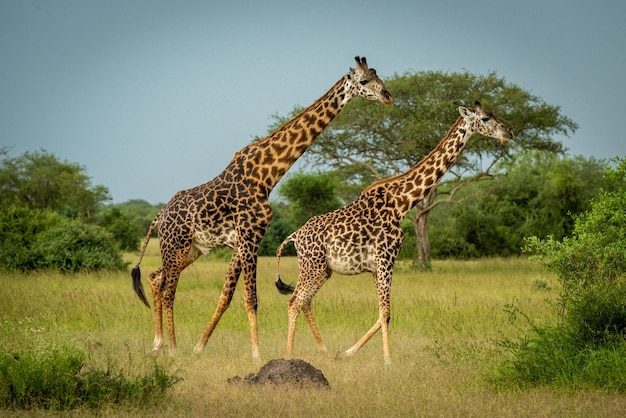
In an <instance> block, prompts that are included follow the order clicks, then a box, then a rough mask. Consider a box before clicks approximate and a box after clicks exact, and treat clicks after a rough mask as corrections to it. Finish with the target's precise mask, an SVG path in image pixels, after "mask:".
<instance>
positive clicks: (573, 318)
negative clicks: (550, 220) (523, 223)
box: [504, 160, 626, 391]
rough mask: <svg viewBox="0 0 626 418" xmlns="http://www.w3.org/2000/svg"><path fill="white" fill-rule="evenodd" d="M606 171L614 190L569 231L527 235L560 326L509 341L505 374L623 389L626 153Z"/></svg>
mask: <svg viewBox="0 0 626 418" xmlns="http://www.w3.org/2000/svg"><path fill="white" fill-rule="evenodd" d="M618 162H619V164H618V166H617V167H616V168H614V169H609V170H608V172H607V180H609V184H612V186H613V190H611V191H604V192H602V193H600V194H599V196H598V197H597V198H596V199H595V200H594V201H593V202H592V205H591V210H590V211H588V212H586V213H584V214H582V215H581V216H579V217H577V218H576V219H575V223H574V231H573V234H572V236H571V237H566V238H564V239H563V240H562V241H557V240H555V239H554V238H553V237H549V238H547V239H546V240H539V239H537V238H536V237H534V238H531V239H529V240H528V241H527V247H526V248H525V251H527V252H532V253H533V255H532V258H533V259H534V260H536V261H538V262H540V263H541V264H543V265H544V266H545V267H546V268H547V269H548V270H549V271H551V272H553V273H555V274H556V276H557V278H558V280H559V282H560V283H561V285H562V286H561V289H562V290H561V299H562V303H563V305H562V309H561V311H560V312H561V318H560V324H559V325H557V326H546V327H536V326H534V327H533V334H534V335H533V336H531V337H527V338H525V339H523V340H522V341H521V342H520V343H507V344H506V345H507V347H509V348H510V349H511V351H512V353H513V356H514V357H513V359H512V360H511V361H510V362H509V363H508V364H507V365H506V366H505V368H504V369H505V374H507V375H508V376H509V378H512V379H513V380H516V381H519V382H524V383H559V384H567V385H571V386H581V385H583V386H591V387H603V388H610V389H616V390H620V391H626V338H625V337H626V276H625V272H626V211H625V210H624V208H625V207H626V182H624V180H625V179H626V160H621V161H618Z"/></svg>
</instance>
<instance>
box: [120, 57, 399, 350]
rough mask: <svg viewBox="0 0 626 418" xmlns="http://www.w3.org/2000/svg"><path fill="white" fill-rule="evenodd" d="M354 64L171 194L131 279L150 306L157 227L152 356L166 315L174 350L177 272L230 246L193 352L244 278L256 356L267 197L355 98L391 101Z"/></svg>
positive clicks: (359, 61) (360, 61)
mask: <svg viewBox="0 0 626 418" xmlns="http://www.w3.org/2000/svg"><path fill="white" fill-rule="evenodd" d="M355 59H356V68H350V71H349V72H348V73H347V74H346V75H344V76H343V77H342V78H341V79H340V80H339V81H337V82H336V83H335V85H334V86H333V87H331V89H330V90H328V91H327V92H326V93H325V94H324V95H323V96H322V97H320V98H319V99H318V100H316V101H315V102H314V103H313V104H312V105H310V106H309V107H307V108H306V109H305V110H304V111H302V112H301V113H300V114H299V115H297V116H296V117H294V118H293V119H291V120H290V121H289V122H287V123H286V124H284V125H283V126H282V127H280V128H279V129H278V130H276V131H275V132H274V133H272V134H271V135H269V136H267V137H266V138H264V139H262V140H260V141H258V142H255V143H253V144H250V145H248V146H246V147H244V148H242V149H241V150H240V151H239V152H237V153H235V156H234V157H233V159H232V161H231V162H230V163H229V164H228V166H227V167H226V168H225V169H224V171H222V173H220V174H219V175H218V176H217V177H215V178H214V179H213V180H211V181H209V182H208V183H204V184H201V185H199V186H196V187H194V188H192V189H187V190H182V191H179V192H178V193H176V194H175V195H174V196H173V197H172V198H171V200H170V201H169V202H168V203H167V204H166V205H165V206H164V207H163V208H162V209H161V211H160V212H159V214H158V215H157V216H156V217H155V218H154V220H153V221H152V224H151V225H150V228H149V231H148V234H147V235H146V238H145V240H144V243H143V248H142V250H141V255H140V257H139V261H138V263H137V265H136V266H135V267H134V268H133V270H132V272H131V276H132V278H133V287H134V289H135V292H136V293H137V296H139V298H140V299H141V300H142V301H143V303H144V304H146V306H148V307H150V305H149V304H148V301H147V300H146V296H145V294H144V291H143V286H142V284H141V273H140V270H139V265H140V263H141V259H142V258H143V256H144V253H145V251H146V247H147V245H148V241H149V240H150V236H151V234H152V230H153V229H154V228H155V226H156V225H157V224H158V231H159V238H160V247H161V259H162V263H163V264H162V266H161V267H159V268H158V269H157V270H156V271H155V272H153V273H152V274H151V275H150V289H151V291H152V298H153V301H154V329H155V337H154V350H158V349H159V348H161V346H162V345H163V319H162V318H163V317H162V311H163V309H165V315H166V321H167V331H168V344H169V350H170V354H173V353H174V352H175V350H176V335H175V331H174V296H175V293H176V286H177V284H178V278H179V277H180V273H181V272H182V271H183V270H184V269H185V268H186V267H187V266H189V265H190V264H192V263H193V262H194V261H196V260H197V259H198V257H200V255H202V254H206V253H207V252H209V251H210V250H211V249H213V248H216V247H231V248H233V250H234V251H233V255H232V257H231V259H230V263H229V265H228V271H227V274H226V279H225V282H224V286H223V288H222V293H221V295H220V299H219V302H218V305H217V308H216V310H215V313H214V314H213V317H212V318H211V321H210V322H209V324H208V326H207V327H206V329H205V331H204V333H203V334H202V337H201V338H200V341H199V342H198V344H197V345H196V347H195V349H194V351H195V352H196V353H200V352H201V351H202V350H204V347H205V346H206V343H207V341H208V339H209V337H210V336H211V334H212V333H213V330H214V329H215V327H216V326H217V324H218V322H219V320H220V318H221V317H222V314H223V313H224V311H226V309H227V308H228V306H229V305H230V302H231V299H232V297H233V293H234V292H235V287H236V286H237V281H238V279H239V276H240V274H241V273H243V278H244V286H245V296H244V300H245V306H246V311H247V313H248V321H249V323H250V334H251V339H252V357H254V358H258V357H259V340H258V331H257V318H256V313H257V293H256V267H257V253H258V249H259V243H260V241H261V239H262V238H263V236H264V235H265V232H266V230H267V228H268V226H269V224H270V221H271V219H272V210H271V208H270V205H269V200H268V199H269V194H270V192H271V191H272V189H273V188H274V186H275V185H276V183H277V182H278V181H279V180H280V179H281V177H282V176H283V175H284V174H285V173H286V172H287V170H288V169H289V168H290V167H291V166H292V165H293V164H294V163H295V162H296V160H297V159H298V158H299V157H300V156H301V155H302V154H303V153H304V151H306V150H307V149H308V148H309V146H310V145H311V144H312V143H313V141H314V140H315V139H316V138H317V137H318V136H319V135H320V133H322V131H323V130H324V129H325V128H326V127H327V126H328V124H329V123H330V122H331V121H332V120H333V119H334V118H335V116H337V114H338V113H339V111H340V110H341V109H342V108H343V107H344V106H345V105H346V104H347V103H348V102H349V101H350V100H351V99H352V98H353V97H357V96H361V97H365V98H366V99H369V100H378V101H381V102H382V103H385V104H391V103H392V101H393V100H392V98H391V95H390V94H389V92H388V91H387V90H386V89H385V86H384V84H383V82H382V81H381V80H380V79H379V78H378V76H377V75H376V70H374V69H373V68H368V66H367V62H366V60H365V57H363V58H359V57H356V58H355Z"/></svg>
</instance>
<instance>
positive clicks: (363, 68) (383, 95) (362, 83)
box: [346, 57, 393, 104]
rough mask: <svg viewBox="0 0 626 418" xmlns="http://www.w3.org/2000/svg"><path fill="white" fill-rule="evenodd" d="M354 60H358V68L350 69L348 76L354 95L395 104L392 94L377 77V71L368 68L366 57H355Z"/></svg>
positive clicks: (350, 88)
mask: <svg viewBox="0 0 626 418" xmlns="http://www.w3.org/2000/svg"><path fill="white" fill-rule="evenodd" d="M354 59H355V60H356V68H350V72H349V73H348V74H346V77H347V80H348V82H349V84H350V87H349V90H350V92H351V93H352V95H353V96H361V97H365V98H366V99H368V100H379V101H381V102H382V103H384V104H391V103H393V98H392V97H391V94H389V92H388V91H387V90H386V89H385V85H384V84H383V82H382V80H381V79H380V78H378V75H376V70H375V69H373V68H368V66H367V61H366V60H365V57H362V58H360V57H355V58H354Z"/></svg>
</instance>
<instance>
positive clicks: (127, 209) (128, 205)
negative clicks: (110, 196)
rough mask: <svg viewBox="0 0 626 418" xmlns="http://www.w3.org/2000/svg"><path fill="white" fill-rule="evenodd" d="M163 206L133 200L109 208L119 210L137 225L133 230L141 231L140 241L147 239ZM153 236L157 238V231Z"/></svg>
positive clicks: (138, 237)
mask: <svg viewBox="0 0 626 418" xmlns="http://www.w3.org/2000/svg"><path fill="white" fill-rule="evenodd" d="M163 206H164V204H163V203H158V204H156V205H152V204H150V203H148V202H146V201H145V200H141V199H132V200H129V201H127V202H123V203H117V204H114V205H110V206H109V208H111V209H118V210H119V211H120V212H122V214H123V215H124V217H126V218H128V219H129V220H130V221H131V222H132V223H133V224H135V227H134V228H133V229H135V228H136V229H137V230H138V231H139V235H138V236H137V239H138V240H139V239H143V238H144V237H145V234H146V232H147V231H148V228H150V224H151V223H152V220H153V219H154V217H155V216H156V215H157V213H159V210H161V208H162V207H163ZM152 234H153V235H152V237H156V236H157V231H156V229H155V230H154V231H153V232H152Z"/></svg>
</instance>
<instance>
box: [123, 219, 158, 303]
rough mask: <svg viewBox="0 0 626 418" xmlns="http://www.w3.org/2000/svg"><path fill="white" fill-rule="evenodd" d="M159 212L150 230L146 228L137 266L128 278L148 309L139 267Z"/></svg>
mask: <svg viewBox="0 0 626 418" xmlns="http://www.w3.org/2000/svg"><path fill="white" fill-rule="evenodd" d="M161 211H163V209H161ZM161 211H159V213H158V214H157V216H155V217H154V219H153V220H152V223H151V224H150V228H148V233H147V234H146V238H144V240H143V246H142V248H141V254H140V255H139V261H138V262H137V265H136V266H135V267H133V269H132V270H131V271H130V277H132V278H133V289H134V290H135V293H136V294H137V296H138V297H139V299H140V300H141V301H142V302H143V303H144V305H146V306H147V307H148V308H149V307H150V304H149V303H148V299H146V293H145V292H144V290H143V285H142V284H141V270H140V269H139V265H140V264H141V260H142V259H143V256H144V254H145V253H146V248H147V247H148V242H150V238H151V237H152V231H153V230H154V228H155V227H156V226H157V224H158V221H159V216H160V215H161Z"/></svg>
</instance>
